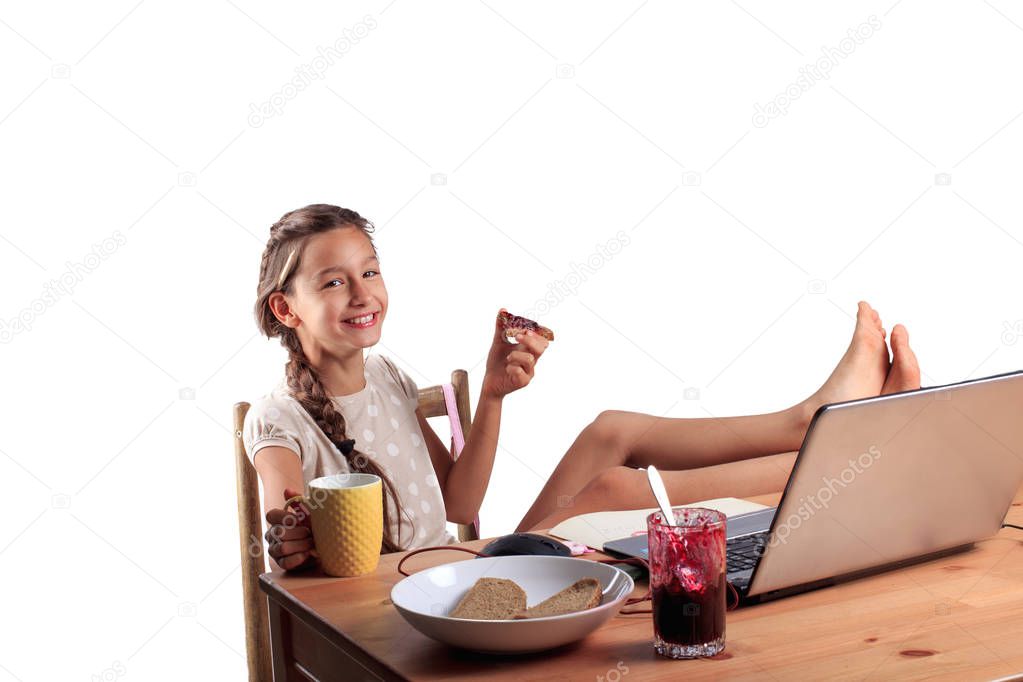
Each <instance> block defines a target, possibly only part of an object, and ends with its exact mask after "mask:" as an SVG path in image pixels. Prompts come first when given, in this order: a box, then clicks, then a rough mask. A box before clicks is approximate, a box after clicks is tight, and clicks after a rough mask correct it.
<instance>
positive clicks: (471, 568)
mask: <svg viewBox="0 0 1023 682" xmlns="http://www.w3.org/2000/svg"><path fill="white" fill-rule="evenodd" d="M483 577H488V578H507V579H508V580H514V581H515V582H516V583H517V584H518V585H519V586H520V587H521V588H522V589H523V590H525V592H526V600H527V603H528V605H529V606H535V605H536V604H538V603H540V602H541V601H543V600H544V599H547V598H548V597H550V596H551V595H553V594H555V593H557V592H560V591H561V590H563V589H565V588H566V587H568V586H569V585H571V584H572V583H574V582H575V581H577V580H579V579H581V578H596V579H597V581H598V582H599V583H600V586H601V591H602V592H603V596H602V597H601V600H600V605H599V606H595V607H594V608H592V609H586V610H585V611H577V612H575V613H567V614H564V615H561V616H547V617H545V618H528V619H525V620H475V619H468V618H449V617H448V615H447V614H449V613H451V610H452V609H454V608H455V606H457V605H458V602H459V601H460V600H461V599H462V597H463V596H464V595H465V593H466V592H468V591H469V588H471V587H472V586H473V585H474V584H475V583H476V581H477V580H478V579H479V578H483ZM633 587H634V583H633V581H632V578H630V577H629V575H628V574H627V573H625V572H624V571H622V570H620V569H618V568H615V567H614V566H611V565H609V564H600V563H597V562H595V561H587V560H585V559H571V558H569V557H557V556H500V557H487V558H481V559H470V560H467V561H456V562H453V563H450V564H444V565H442V566H435V567H433V568H428V569H425V570H423V571H420V572H418V573H414V574H412V575H411V576H409V577H407V578H405V579H404V580H402V581H401V582H399V583H398V584H396V585H395V586H394V588H393V589H392V590H391V601H392V602H393V603H394V606H395V607H396V608H397V609H398V611H399V612H400V613H401V615H402V616H404V618H405V620H407V621H408V622H409V623H410V624H411V625H412V627H414V628H416V629H417V630H419V631H420V632H422V633H423V634H424V635H426V636H427V637H431V638H433V639H435V640H437V641H438V642H443V643H445V644H450V645H452V646H456V647H461V648H463V649H469V650H471V651H479V652H483V653H495V654H509V653H529V652H533V651H543V650H545V649H552V648H554V647H557V646H561V645H563V644H568V643H569V642H574V641H576V640H579V639H582V638H583V637H585V636H586V635H588V634H590V633H591V632H593V631H594V630H596V629H597V628H598V627H600V626H601V625H603V624H604V623H605V622H606V621H607V620H609V619H610V618H612V617H613V616H614V615H615V614H617V613H618V610H619V609H620V608H621V607H622V605H623V604H624V603H625V600H626V599H628V597H629V595H630V594H632V590H633Z"/></svg>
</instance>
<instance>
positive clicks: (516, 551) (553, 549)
mask: <svg viewBox="0 0 1023 682" xmlns="http://www.w3.org/2000/svg"><path fill="white" fill-rule="evenodd" d="M480 552H482V553H483V555H484V556H516V555H521V554H539V555H545V556H572V550H570V549H569V548H568V547H567V546H565V545H563V544H562V543H560V542H558V541H557V540H554V539H553V538H549V537H546V536H543V535H537V534H536V533H512V534H511V535H503V536H501V537H499V538H497V539H496V540H494V541H493V542H491V543H490V544H488V545H487V546H486V547H484V548H483V549H481V550H480Z"/></svg>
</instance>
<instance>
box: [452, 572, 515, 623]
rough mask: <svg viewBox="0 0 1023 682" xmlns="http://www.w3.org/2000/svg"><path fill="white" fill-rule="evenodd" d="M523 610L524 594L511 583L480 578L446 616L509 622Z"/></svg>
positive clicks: (509, 581)
mask: <svg viewBox="0 0 1023 682" xmlns="http://www.w3.org/2000/svg"><path fill="white" fill-rule="evenodd" d="M525 608H526V593H525V592H524V591H523V590H522V588H521V587H519V586H518V585H517V584H515V583H514V582H513V581H511V580H505V579H504V578H480V579H479V580H477V581H476V584H475V585H473V586H472V587H471V588H470V589H469V591H468V592H466V593H465V596H464V597H462V600H461V601H460V602H458V606H456V607H455V608H454V609H453V610H452V611H451V613H450V614H448V615H449V616H450V617H451V618H472V619H477V620H509V619H511V618H512V617H513V616H514V615H515V614H516V613H519V612H520V611H523V610H525Z"/></svg>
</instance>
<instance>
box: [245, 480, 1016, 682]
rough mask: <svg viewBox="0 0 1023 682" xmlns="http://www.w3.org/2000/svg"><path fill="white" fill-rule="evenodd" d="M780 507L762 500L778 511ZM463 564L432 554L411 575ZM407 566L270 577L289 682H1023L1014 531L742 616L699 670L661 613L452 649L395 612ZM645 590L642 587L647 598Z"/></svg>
mask: <svg viewBox="0 0 1023 682" xmlns="http://www.w3.org/2000/svg"><path fill="white" fill-rule="evenodd" d="M1021 492H1023V491H1021ZM778 497H779V495H766V496H761V497H758V498H752V499H753V501H756V502H761V503H764V504H769V505H774V504H777V500H778ZM1021 505H1023V494H1019V495H1017V498H1016V500H1015V502H1014V503H1013V507H1012V510H1011V512H1010V514H1009V517H1008V519H1007V521H1008V522H1010V523H1016V524H1019V525H1023V506H1021ZM484 544H486V541H485V540H480V541H476V542H470V543H466V546H468V547H474V548H479V547H481V546H482V545H484ZM462 556H463V555H462V553H458V552H429V553H427V554H424V555H420V556H416V557H414V558H412V559H410V560H409V562H408V564H407V565H406V569H407V570H409V571H410V572H414V571H416V570H419V569H422V568H426V567H428V566H433V565H437V564H440V563H446V562H449V561H461V560H463V558H462ZM464 556H465V558H466V559H468V560H471V557H470V556H469V555H467V554H466V555H464ZM603 556H604V555H602V554H599V553H598V554H589V555H586V557H587V558H603ZM400 557H401V555H387V556H384V557H382V558H381V560H380V566H379V567H378V569H377V571H376V572H375V573H373V574H371V575H368V576H363V577H360V578H330V577H327V576H324V575H322V574H315V573H313V574H305V575H287V574H285V573H283V572H281V571H273V572H271V573H266V574H264V575H262V576H261V577H260V586H261V587H262V589H263V591H264V592H266V594H267V597H268V601H269V606H270V620H271V638H272V642H273V649H274V651H273V659H274V670H275V675H276V678H277V679H278V680H289V681H290V680H309V679H318V680H391V679H403V678H409V679H414V680H442V679H443V680H450V679H476V678H481V677H486V678H487V679H488V680H495V681H496V680H516V681H517V682H518V681H521V680H533V679H542V680H562V679H566V680H567V679H571V680H576V679H579V680H597V681H598V682H603V681H606V682H621V681H624V682H638V681H639V680H677V679H683V678H686V679H723V678H728V679H777V680H789V679H798V680H805V679H855V680H862V679H867V678H869V679H878V680H887V679H894V678H898V679H947V680H972V679H976V680H991V679H995V678H1001V677H1005V676H1009V675H1012V674H1013V673H1023V531H1020V530H1016V529H1012V528H1003V529H1002V531H1001V532H1000V533H998V535H996V536H994V537H993V538H991V539H989V540H985V541H983V542H980V543H977V545H976V546H975V547H974V548H972V549H970V550H969V551H966V552H963V553H960V554H955V555H952V556H946V557H943V558H941V559H936V560H933V561H930V562H927V563H924V564H918V565H915V566H912V567H909V568H904V569H901V570H898V571H893V572H889V573H884V574H881V575H876V576H872V577H869V578H863V579H860V580H856V581H853V582H849V583H845V584H842V585H838V586H834V587H828V588H825V589H821V590H817V591H815V592H809V593H805V594H801V595H797V596H795V597H789V598H787V599H781V600H778V601H774V602H769V603H766V604H761V605H757V606H752V607H747V608H742V609H739V610H737V611H733V612H730V613H729V615H728V625H727V630H726V641H727V643H726V646H725V650H724V652H722V653H721V654H719V655H717V656H715V657H714V658H712V659H697V660H690V661H674V660H669V659H665V658H662V657H660V656H658V655H656V654H655V653H654V650H653V643H652V640H653V626H652V623H651V617H650V615H632V616H618V617H616V618H614V619H612V620H611V621H610V622H609V623H607V624H606V625H604V626H603V627H602V628H600V629H599V630H597V631H596V632H595V633H593V634H592V635H590V636H589V637H587V638H586V639H584V640H583V641H582V642H579V643H577V644H573V645H569V646H567V647H563V648H561V649H558V650H555V651H549V652H545V653H541V654H533V655H526V656H485V655H481V654H473V653H468V652H465V651H460V650H456V649H452V648H449V647H447V646H445V645H443V644H440V643H438V642H435V641H433V640H431V639H429V638H427V637H425V636H424V635H422V634H420V633H419V632H418V631H417V630H415V629H413V628H412V627H411V626H410V625H408V624H407V623H406V622H405V620H404V619H403V618H402V617H401V615H400V614H399V613H398V612H397V610H396V609H395V608H394V607H393V606H392V605H391V603H390V601H389V599H388V597H389V594H390V590H391V587H392V586H393V585H394V584H395V583H396V582H398V580H399V579H400V578H401V575H400V574H399V573H398V572H397V571H396V570H395V567H396V565H397V563H398V559H399V558H400ZM645 590H646V584H645V583H642V584H640V585H638V586H637V594H642V593H643V592H645Z"/></svg>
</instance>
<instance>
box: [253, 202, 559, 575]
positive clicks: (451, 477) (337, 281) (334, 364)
mask: <svg viewBox="0 0 1023 682" xmlns="http://www.w3.org/2000/svg"><path fill="white" fill-rule="evenodd" d="M371 231H372V226H371V224H370V223H369V222H368V221H367V220H366V219H364V218H363V217H362V216H360V215H359V214H358V213H356V212H355V211H350V210H347V209H343V208H339V207H337V206H330V205H326V204H314V205H311V206H306V207H305V208H301V209H298V210H296V211H291V212H290V213H287V214H285V215H284V216H283V217H282V218H281V219H280V220H279V221H278V222H277V223H276V224H275V225H273V227H271V228H270V240H269V242H268V243H267V246H266V250H265V251H264V252H263V259H262V263H261V265H260V273H259V288H258V296H257V301H256V306H255V313H256V319H257V321H258V324H259V327H260V329H261V330H262V331H263V333H265V334H266V335H267V336H268V337H271V338H273V337H277V338H279V339H280V341H281V344H282V345H283V346H284V347H285V348H286V349H287V350H288V355H289V360H288V363H287V366H286V370H285V379H284V381H282V382H281V384H280V385H279V386H278V387H277V388H276V389H275V390H274V391H272V392H271V393H270V394H269V395H267V396H266V397H264V398H263V399H261V400H259V401H256V402H254V403H253V405H252V406H251V408H250V409H249V412H248V414H247V415H246V418H245V427H244V430H243V440H244V443H245V449H246V452H247V453H248V455H249V457H251V458H252V461H253V465H254V466H255V468H256V471H257V472H258V473H259V477H260V479H261V480H262V483H263V500H264V508H265V509H268V510H270V511H269V512H268V513H267V520H268V521H269V523H270V524H271V527H270V530H269V531H268V533H267V540H268V542H269V543H270V546H269V554H270V556H271V557H273V558H274V560H275V561H276V562H277V563H278V565H280V566H281V567H282V568H285V569H292V568H296V567H299V566H302V565H305V564H306V563H308V562H310V559H311V552H312V551H313V543H312V537H311V534H310V531H309V529H308V527H306V526H305V525H296V524H295V521H294V519H293V518H287V519H286V517H288V516H289V513H288V512H285V511H284V510H283V507H284V501H285V500H286V499H288V498H289V497H291V496H292V495H295V494H298V493H299V492H301V491H302V490H303V489H304V487H305V486H304V484H305V483H307V482H308V481H310V480H312V479H314V478H317V477H319V476H326V475H330V474H336V473H345V472H349V471H359V472H366V473H372V474H376V475H378V476H380V478H381V479H382V481H383V486H384V498H385V504H384V510H383V511H384V541H383V550H384V551H395V550H398V549H411V548H415V547H423V546H428V545H438V544H447V543H448V542H451V541H453V538H451V537H450V536H449V535H448V533H447V532H446V529H445V522H446V521H453V522H456V523H471V522H472V520H473V519H474V518H475V517H476V514H477V512H478V511H479V508H480V504H481V503H482V501H483V496H484V494H485V493H486V490H487V484H488V483H489V480H490V473H491V470H492V469H493V465H494V453H495V451H496V448H497V438H498V433H499V430H500V423H501V404H502V401H503V399H504V397H505V396H506V395H508V394H509V393H511V392H512V391H516V390H518V389H520V388H522V387H524V386H525V385H526V384H528V383H529V382H530V380H531V379H532V378H533V372H534V369H535V366H536V361H537V360H538V359H539V358H540V356H541V355H542V354H543V352H544V349H545V348H546V347H547V341H546V340H545V339H543V338H542V337H540V336H538V335H535V334H533V333H531V332H527V333H526V334H520V335H518V336H517V337H516V341H517V342H518V343H517V345H513V344H511V343H509V342H508V341H507V339H506V338H505V335H504V332H503V330H502V328H501V326H500V325H499V324H498V323H497V321H496V317H495V325H494V334H493V339H492V342H491V347H490V353H489V356H488V358H487V362H486V372H485V374H484V377H483V385H482V388H481V390H480V398H479V404H478V405H477V407H476V413H475V418H474V420H473V426H472V429H471V432H470V433H468V434H465V435H466V442H465V447H464V449H463V451H462V453H461V456H460V457H459V458H458V460H457V461H455V460H453V459H452V457H451V454H450V453H449V452H448V451H447V449H446V448H445V447H444V445H443V443H441V441H440V438H439V437H438V436H437V435H436V434H435V433H434V431H433V429H432V428H431V427H430V426H429V424H427V422H426V420H425V419H424V418H423V416H422V414H421V413H420V412H419V410H418V408H417V405H418V399H417V395H418V390H417V388H416V384H415V382H414V381H413V380H412V379H411V378H409V376H408V375H407V374H405V372H403V371H402V370H401V369H400V368H398V367H397V366H396V365H395V364H394V363H392V362H391V361H390V360H389V359H387V358H385V357H383V356H381V355H377V354H371V355H369V356H368V357H364V356H363V351H364V350H365V349H366V348H369V347H371V346H373V345H374V344H376V343H377V342H378V341H379V340H380V331H381V327H382V326H383V323H384V320H385V319H386V317H387V289H386V287H385V286H384V280H383V276H382V275H381V274H380V269H381V266H380V261H379V259H378V257H377V252H376V249H375V247H374V245H373V241H372V239H371V236H370V233H371Z"/></svg>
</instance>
